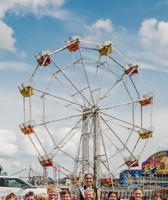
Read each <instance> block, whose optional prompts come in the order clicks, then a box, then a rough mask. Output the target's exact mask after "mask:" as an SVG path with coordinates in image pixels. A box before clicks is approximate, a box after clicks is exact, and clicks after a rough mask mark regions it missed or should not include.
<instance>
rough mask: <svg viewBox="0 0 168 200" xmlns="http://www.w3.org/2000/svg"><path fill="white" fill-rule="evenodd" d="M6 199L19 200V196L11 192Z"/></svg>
mask: <svg viewBox="0 0 168 200" xmlns="http://www.w3.org/2000/svg"><path fill="white" fill-rule="evenodd" d="M5 200H17V196H16V194H15V193H13V192H11V193H9V194H8V195H7V196H6V198H5Z"/></svg>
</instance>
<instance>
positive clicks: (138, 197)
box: [133, 188, 143, 200]
mask: <svg viewBox="0 0 168 200" xmlns="http://www.w3.org/2000/svg"><path fill="white" fill-rule="evenodd" d="M133 197H134V200H142V197H143V190H142V189H141V188H135V189H134V190H133Z"/></svg>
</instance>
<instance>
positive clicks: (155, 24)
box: [139, 18, 168, 54]
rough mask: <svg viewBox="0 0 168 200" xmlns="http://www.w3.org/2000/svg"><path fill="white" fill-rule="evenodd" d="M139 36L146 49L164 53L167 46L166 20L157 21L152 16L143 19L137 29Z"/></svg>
mask: <svg viewBox="0 0 168 200" xmlns="http://www.w3.org/2000/svg"><path fill="white" fill-rule="evenodd" d="M139 37H140V41H141V42H142V44H143V46H144V47H145V48H146V49H148V50H149V51H150V50H151V51H153V52H157V53H158V54H159V53H163V54H164V52H165V50H166V49H167V48H168V22H164V21H160V22H159V21H157V20H156V19H154V18H153V19H148V20H144V21H143V22H142V24H141V27H140V29H139ZM160 51H161V52H160Z"/></svg>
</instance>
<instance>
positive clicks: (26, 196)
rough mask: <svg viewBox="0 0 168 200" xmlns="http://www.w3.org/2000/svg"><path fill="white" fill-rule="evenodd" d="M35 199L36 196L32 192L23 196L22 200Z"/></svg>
mask: <svg viewBox="0 0 168 200" xmlns="http://www.w3.org/2000/svg"><path fill="white" fill-rule="evenodd" d="M35 199H36V196H35V194H34V192H32V191H29V192H27V193H26V194H25V196H24V200H35Z"/></svg>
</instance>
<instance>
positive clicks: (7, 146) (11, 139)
mask: <svg viewBox="0 0 168 200" xmlns="http://www.w3.org/2000/svg"><path fill="white" fill-rule="evenodd" d="M0 138H3V140H2V139H1V140H0V146H1V148H0V157H12V156H14V155H15V154H16V153H17V151H18V147H17V145H16V144H15V143H16V142H17V139H16V134H15V133H14V132H13V131H10V130H4V129H1V130H0Z"/></svg>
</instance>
